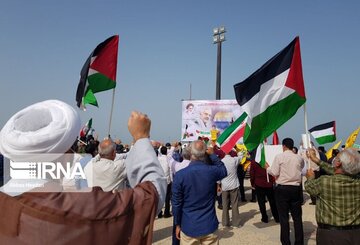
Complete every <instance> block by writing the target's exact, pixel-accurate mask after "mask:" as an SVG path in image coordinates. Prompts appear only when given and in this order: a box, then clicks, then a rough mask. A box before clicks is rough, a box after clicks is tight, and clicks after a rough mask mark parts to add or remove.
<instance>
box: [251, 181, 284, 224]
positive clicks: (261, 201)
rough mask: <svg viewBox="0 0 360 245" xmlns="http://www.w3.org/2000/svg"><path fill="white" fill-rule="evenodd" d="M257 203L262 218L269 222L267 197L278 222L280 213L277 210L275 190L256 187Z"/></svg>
mask: <svg viewBox="0 0 360 245" xmlns="http://www.w3.org/2000/svg"><path fill="white" fill-rule="evenodd" d="M255 190H256V196H257V201H258V205H259V209H260V213H261V218H262V219H265V220H267V219H268V216H267V213H266V206H265V197H266V198H267V199H268V201H269V204H270V209H271V213H272V215H273V217H274V219H275V220H276V221H278V220H279V213H278V210H277V208H276V203H275V194H274V189H273V188H263V187H259V186H255Z"/></svg>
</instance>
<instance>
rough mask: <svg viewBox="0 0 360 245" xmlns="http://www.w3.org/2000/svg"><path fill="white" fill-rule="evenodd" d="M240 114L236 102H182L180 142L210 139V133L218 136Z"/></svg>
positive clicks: (240, 111)
mask: <svg viewBox="0 0 360 245" xmlns="http://www.w3.org/2000/svg"><path fill="white" fill-rule="evenodd" d="M242 112H243V110H242V109H241V107H240V106H239V104H238V103H237V102H236V100H184V101H182V123H181V141H194V140H197V139H198V137H208V138H209V139H210V138H211V132H217V134H218V135H220V134H221V133H222V132H223V131H224V130H225V129H226V128H227V127H228V126H229V125H230V124H231V123H232V122H234V121H235V120H236V119H237V118H238V117H239V116H240V115H241V114H242Z"/></svg>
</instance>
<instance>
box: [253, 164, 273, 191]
mask: <svg viewBox="0 0 360 245" xmlns="http://www.w3.org/2000/svg"><path fill="white" fill-rule="evenodd" d="M266 174H267V172H266V169H265V168H262V167H261V166H260V165H259V164H258V163H257V162H255V161H254V160H251V164H250V182H251V186H252V187H255V186H258V187H262V188H272V187H273V186H274V182H275V180H274V177H272V176H271V175H269V182H267V178H266Z"/></svg>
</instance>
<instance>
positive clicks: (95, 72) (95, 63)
mask: <svg viewBox="0 0 360 245" xmlns="http://www.w3.org/2000/svg"><path fill="white" fill-rule="evenodd" d="M118 44H119V36H118V35H115V36H112V37H110V38H108V39H106V40H105V41H104V42H102V43H100V44H99V45H98V46H97V47H96V48H95V50H94V51H93V52H92V53H91V54H90V56H89V58H88V59H87V60H86V62H85V64H84V66H83V68H82V69H81V73H80V76H81V77H80V82H79V85H78V88H77V92H76V101H77V106H78V107H79V108H83V107H84V106H85V105H86V104H91V105H94V106H98V103H97V100H96V98H95V96H94V94H95V93H98V92H101V91H105V90H109V89H112V88H115V86H116V68H117V56H118Z"/></svg>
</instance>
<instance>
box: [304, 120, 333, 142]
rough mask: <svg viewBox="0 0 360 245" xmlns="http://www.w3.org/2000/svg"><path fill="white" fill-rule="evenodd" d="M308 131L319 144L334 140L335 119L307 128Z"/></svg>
mask: <svg viewBox="0 0 360 245" xmlns="http://www.w3.org/2000/svg"><path fill="white" fill-rule="evenodd" d="M309 132H310V134H311V135H312V136H313V137H314V139H315V140H316V142H317V143H318V144H319V145H323V144H326V143H330V142H334V141H335V140H336V130H335V121H332V122H328V123H324V124H320V125H318V126H315V127H313V128H311V129H309Z"/></svg>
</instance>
